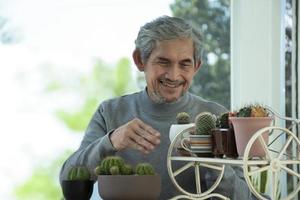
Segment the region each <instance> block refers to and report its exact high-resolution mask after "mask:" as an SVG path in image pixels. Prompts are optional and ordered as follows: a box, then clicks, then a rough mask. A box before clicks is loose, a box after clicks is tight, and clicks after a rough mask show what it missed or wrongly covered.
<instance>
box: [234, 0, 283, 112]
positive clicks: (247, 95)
mask: <svg viewBox="0 0 300 200" xmlns="http://www.w3.org/2000/svg"><path fill="white" fill-rule="evenodd" d="M283 6H284V0H232V1H231V108H232V109H234V108H238V107H240V106H242V105H244V104H246V103H255V102H256V103H263V104H266V105H269V106H271V107H272V108H274V109H275V110H277V111H278V112H280V113H284V107H285V106H284V105H285V99H284V97H285V95H284V52H283V50H284V48H283V45H284V43H283V39H282V38H283V37H284V28H283V19H284V18H283V14H284V13H283V9H284V7H283Z"/></svg>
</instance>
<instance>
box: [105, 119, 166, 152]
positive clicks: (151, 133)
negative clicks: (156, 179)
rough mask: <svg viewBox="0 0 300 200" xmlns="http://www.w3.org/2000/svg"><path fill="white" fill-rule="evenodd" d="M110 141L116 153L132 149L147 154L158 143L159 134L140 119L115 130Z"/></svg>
mask: <svg viewBox="0 0 300 200" xmlns="http://www.w3.org/2000/svg"><path fill="white" fill-rule="evenodd" d="M110 140H111V143H112V145H113V146H114V148H115V149H116V150H118V151H120V150H123V149H126V148H132V149H136V150H139V151H141V152H143V153H146V154H148V153H149V152H150V151H151V150H153V149H154V148H155V146H156V145H158V144H159V143H160V133H159V132H158V131H156V130H155V129H153V128H152V127H151V126H149V125H147V124H145V123H144V122H142V121H141V120H140V119H138V118H135V119H133V120H131V121H130V122H128V123H127V124H124V125H122V126H120V127H119V128H117V129H116V130H115V131H114V132H113V133H112V134H111V135H110Z"/></svg>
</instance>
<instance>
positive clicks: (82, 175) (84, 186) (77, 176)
mask: <svg viewBox="0 0 300 200" xmlns="http://www.w3.org/2000/svg"><path fill="white" fill-rule="evenodd" d="M90 178H91V174H90V171H89V170H88V168H86V167H85V166H74V167H71V168H70V170H69V172H68V179H67V180H63V181H62V191H63V195H64V197H65V199H66V200H89V199H90V197H91V196H92V193H93V184H94V182H93V181H92V180H90Z"/></svg>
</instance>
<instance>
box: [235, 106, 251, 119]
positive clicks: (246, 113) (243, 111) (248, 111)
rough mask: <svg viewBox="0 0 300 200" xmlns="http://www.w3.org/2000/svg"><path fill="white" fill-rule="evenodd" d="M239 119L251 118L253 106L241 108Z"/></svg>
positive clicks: (238, 114)
mask: <svg viewBox="0 0 300 200" xmlns="http://www.w3.org/2000/svg"><path fill="white" fill-rule="evenodd" d="M237 116H238V117H250V116H251V106H245V107H243V108H241V109H240V110H239V111H238V113H237Z"/></svg>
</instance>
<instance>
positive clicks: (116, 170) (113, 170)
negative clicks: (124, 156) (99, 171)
mask: <svg viewBox="0 0 300 200" xmlns="http://www.w3.org/2000/svg"><path fill="white" fill-rule="evenodd" d="M109 172H110V174H111V175H120V169H119V167H118V166H112V167H111V168H110V169H109Z"/></svg>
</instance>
